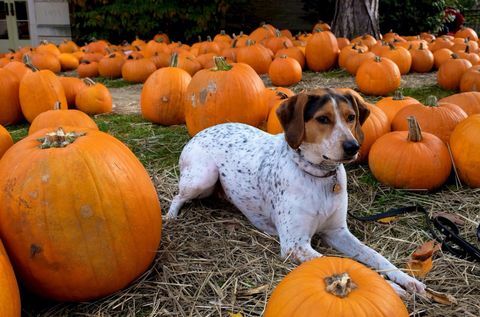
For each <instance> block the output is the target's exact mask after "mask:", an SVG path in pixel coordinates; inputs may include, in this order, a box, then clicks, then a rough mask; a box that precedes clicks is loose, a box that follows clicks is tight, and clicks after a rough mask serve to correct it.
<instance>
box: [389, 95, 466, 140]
mask: <svg viewBox="0 0 480 317" xmlns="http://www.w3.org/2000/svg"><path fill="white" fill-rule="evenodd" d="M410 116H414V117H415V118H416V120H417V121H418V123H419V124H420V126H421V127H422V130H423V131H425V132H428V133H432V134H434V135H436V136H437V137H438V138H440V140H442V141H443V142H445V144H448V140H449V139H450V134H451V133H452V131H453V129H454V128H455V126H456V125H457V124H459V123H460V122H461V121H463V120H464V119H466V118H467V114H466V113H465V111H463V110H462V109H461V108H460V107H459V106H457V105H454V104H451V103H446V102H438V100H437V98H436V97H435V96H429V97H428V98H427V100H426V102H425V104H420V103H417V104H411V105H408V106H405V107H403V108H402V109H401V110H399V111H398V112H397V114H396V115H395V117H394V118H393V121H392V129H393V130H395V131H405V130H408V127H409V126H408V124H407V118H408V117H410Z"/></svg>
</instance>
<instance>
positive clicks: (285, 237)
mask: <svg viewBox="0 0 480 317" xmlns="http://www.w3.org/2000/svg"><path fill="white" fill-rule="evenodd" d="M277 231H278V236H279V238H280V249H281V254H282V257H283V258H289V259H291V260H293V261H295V262H298V263H302V262H305V261H308V260H312V259H314V258H319V257H321V256H322V254H320V253H319V252H317V251H316V250H315V249H313V248H312V244H311V241H312V236H311V235H310V234H309V233H308V231H307V230H305V228H304V227H303V226H301V225H299V224H298V223H297V224H294V223H293V222H289V223H283V224H281V225H279V226H277Z"/></svg>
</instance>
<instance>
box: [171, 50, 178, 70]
mask: <svg viewBox="0 0 480 317" xmlns="http://www.w3.org/2000/svg"><path fill="white" fill-rule="evenodd" d="M177 65H178V53H177V52H174V53H173V54H172V57H170V67H177Z"/></svg>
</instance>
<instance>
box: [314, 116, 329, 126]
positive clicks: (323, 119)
mask: <svg viewBox="0 0 480 317" xmlns="http://www.w3.org/2000/svg"><path fill="white" fill-rule="evenodd" d="M316 119H317V121H318V122H320V123H321V124H329V123H330V119H329V118H328V117H327V116H320V117H317V118H316Z"/></svg>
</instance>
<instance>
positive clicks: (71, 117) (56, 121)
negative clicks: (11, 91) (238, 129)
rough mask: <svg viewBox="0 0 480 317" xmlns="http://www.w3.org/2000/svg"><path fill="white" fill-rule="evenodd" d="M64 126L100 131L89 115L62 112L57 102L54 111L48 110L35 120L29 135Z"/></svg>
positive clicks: (80, 112) (73, 111)
mask: <svg viewBox="0 0 480 317" xmlns="http://www.w3.org/2000/svg"><path fill="white" fill-rule="evenodd" d="M62 126H72V127H79V128H86V129H93V130H98V127H97V124H96V123H95V121H93V120H92V118H90V117H89V116H88V115H86V114H85V113H83V112H82V111H78V110H74V109H72V110H62V109H60V104H59V103H58V102H57V103H55V106H54V107H53V110H48V111H45V112H42V113H41V114H39V115H38V116H37V117H36V118H35V120H33V122H32V124H31V125H30V128H29V129H28V134H29V135H30V134H34V133H35V132H37V131H40V130H42V129H45V128H57V127H62Z"/></svg>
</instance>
